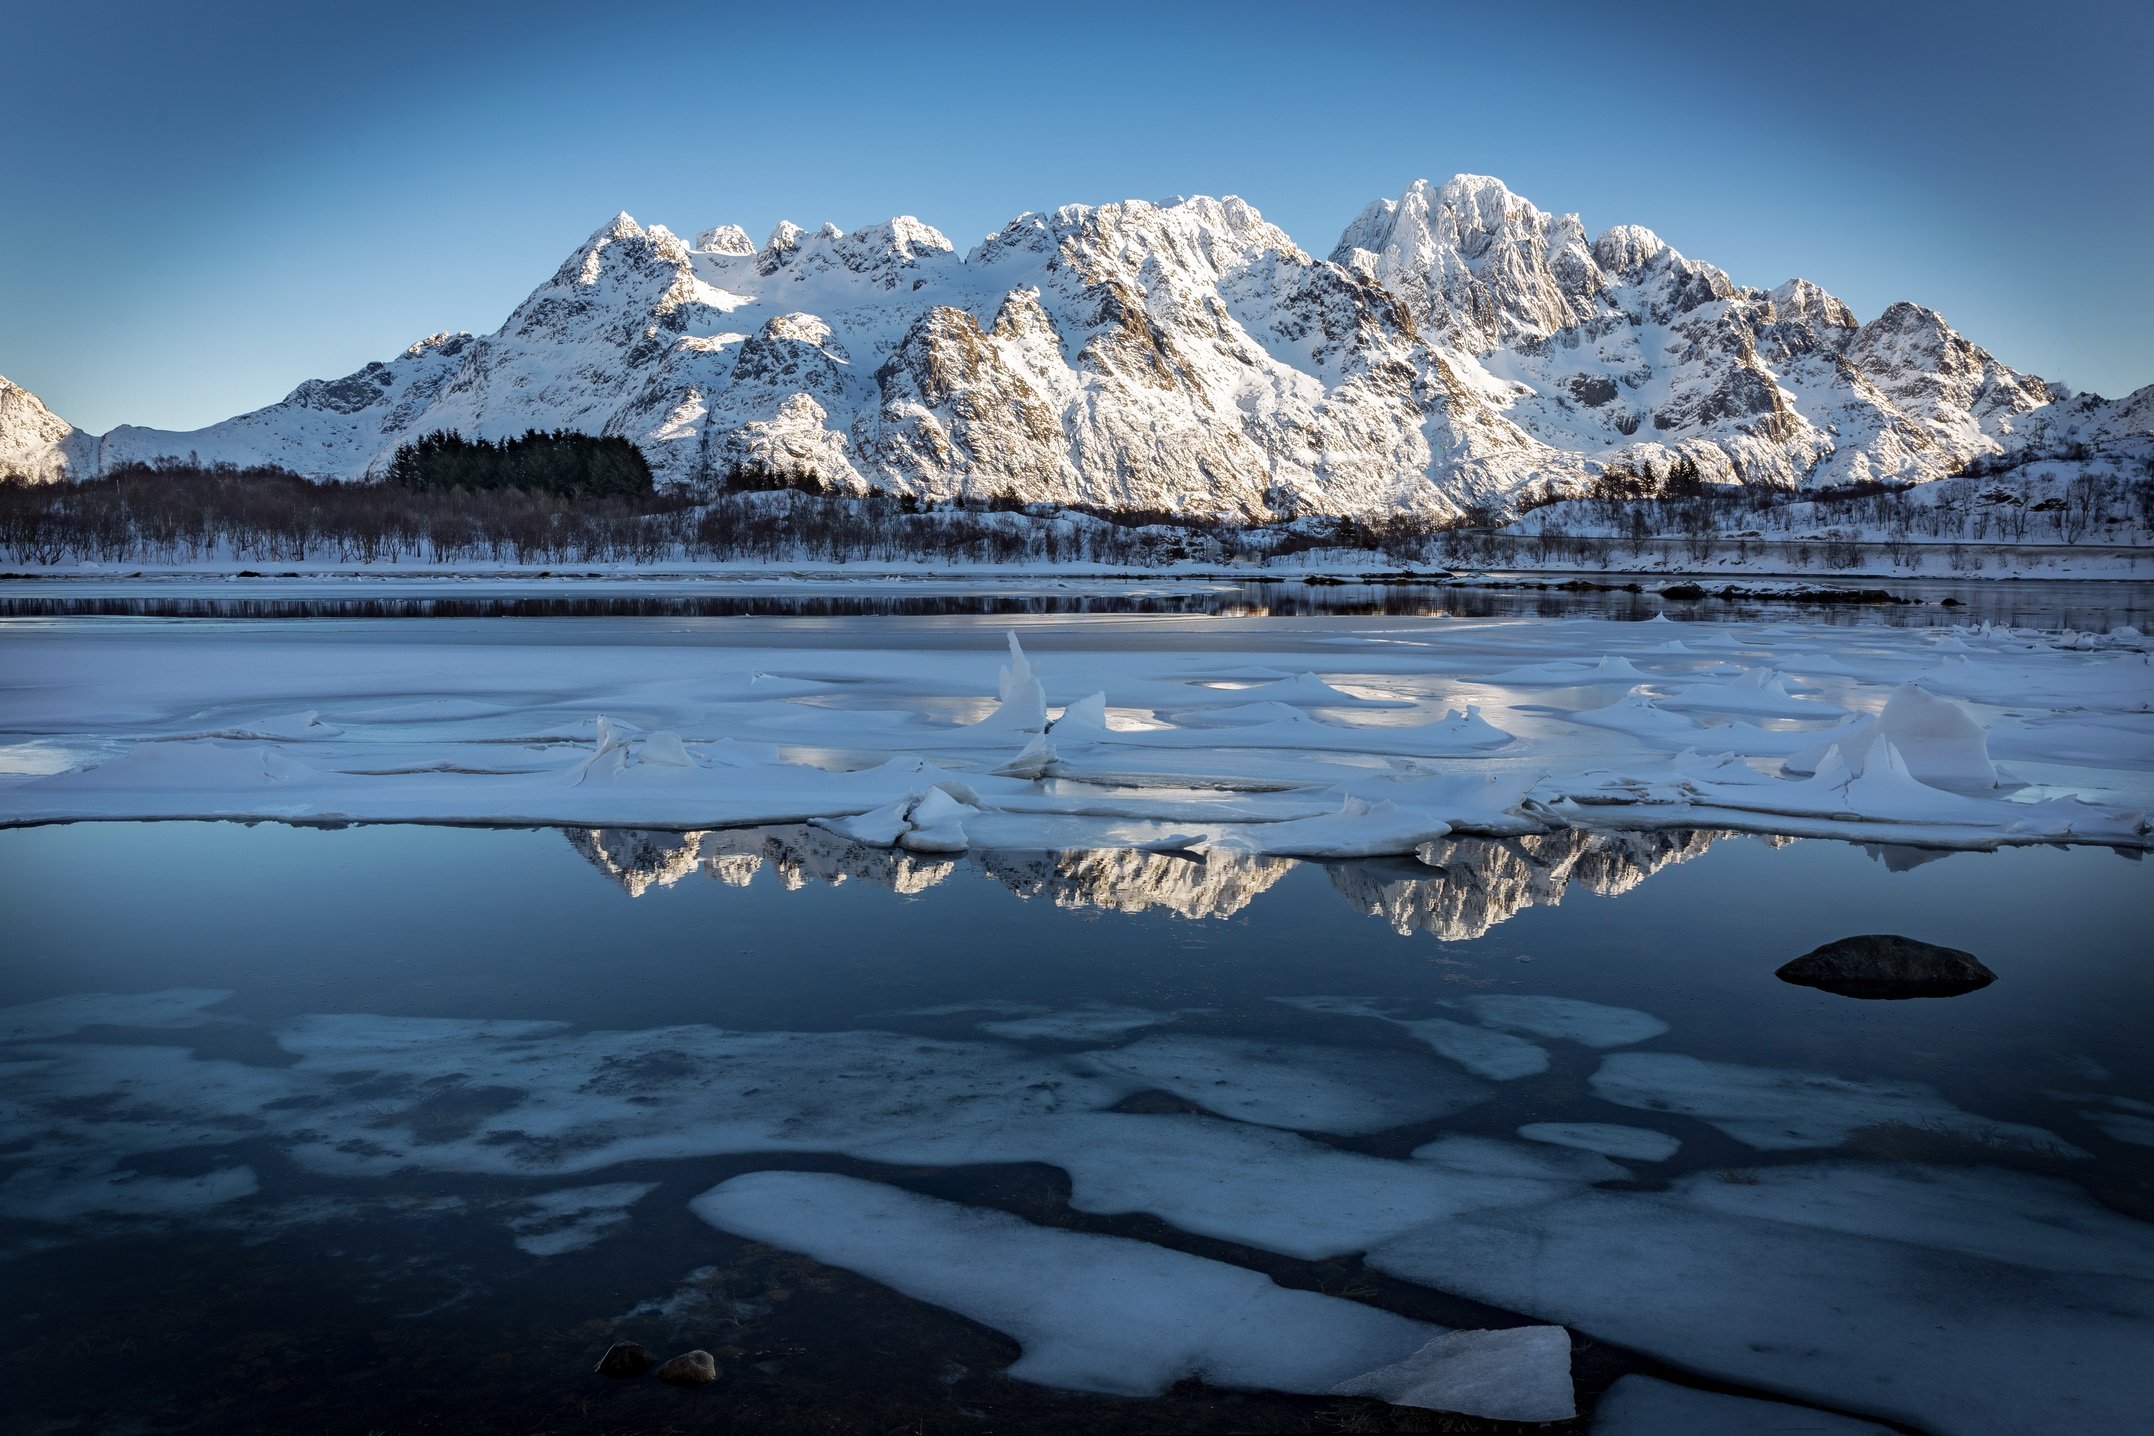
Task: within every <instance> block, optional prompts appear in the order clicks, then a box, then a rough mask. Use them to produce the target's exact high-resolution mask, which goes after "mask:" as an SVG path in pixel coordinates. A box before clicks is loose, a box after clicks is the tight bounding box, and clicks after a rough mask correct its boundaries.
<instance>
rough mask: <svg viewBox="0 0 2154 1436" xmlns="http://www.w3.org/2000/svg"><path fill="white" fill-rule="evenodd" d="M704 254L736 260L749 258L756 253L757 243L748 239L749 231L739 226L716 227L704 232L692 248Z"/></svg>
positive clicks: (725, 225) (722, 225)
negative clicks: (726, 256)
mask: <svg viewBox="0 0 2154 1436" xmlns="http://www.w3.org/2000/svg"><path fill="white" fill-rule="evenodd" d="M690 247H691V248H693V249H695V250H696V251H697V252H699V253H702V254H723V255H728V256H732V257H735V258H747V257H749V256H752V255H753V254H754V253H755V241H754V240H752V239H750V238H748V231H747V230H745V229H742V228H741V227H740V226H739V225H737V224H721V225H714V226H713V227H711V228H710V229H706V230H704V231H703V232H702V233H701V234H699V235H697V236H696V238H695V243H694V244H693V245H691V246H690Z"/></svg>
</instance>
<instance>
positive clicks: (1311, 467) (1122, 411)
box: [0, 175, 2154, 518]
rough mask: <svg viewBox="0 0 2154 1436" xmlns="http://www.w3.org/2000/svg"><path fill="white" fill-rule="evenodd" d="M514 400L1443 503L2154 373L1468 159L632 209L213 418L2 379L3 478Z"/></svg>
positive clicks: (373, 447)
mask: <svg viewBox="0 0 2154 1436" xmlns="http://www.w3.org/2000/svg"><path fill="white" fill-rule="evenodd" d="M533 427H537V428H548V429H550V428H554V427H567V428H572V429H578V430H583V431H586V432H591V433H604V434H613V435H619V436H622V437H626V438H628V439H631V440H633V441H634V442H635V443H637V444H638V445H639V446H641V447H642V448H643V450H644V452H645V453H646V454H647V455H648V456H649V457H650V459H651V462H652V465H653V467H654V469H655V470H656V472H657V473H658V475H659V477H660V480H661V482H662V483H665V484H669V485H674V486H681V487H687V488H691V489H693V488H703V487H708V486H711V485H714V484H717V483H719V482H721V481H723V480H724V479H725V478H727V477H728V476H729V475H732V474H735V473H738V472H741V471H747V472H751V473H754V474H756V475H758V476H760V477H761V478H762V479H764V480H769V479H773V478H775V479H776V480H778V481H780V482H794V483H806V484H810V485H813V486H821V487H824V488H828V489H832V490H836V491H840V492H852V493H865V492H871V491H872V492H885V493H895V494H902V495H911V496H916V497H922V498H928V499H945V498H950V497H953V496H960V495H964V496H972V497H986V496H993V495H1010V496H1014V497H1018V498H1022V499H1025V500H1028V501H1052V502H1075V503H1086V504H1093V505H1100V506H1105V507H1110V508H1117V509H1132V508H1137V509H1150V510H1172V511H1180V512H1184V513H1188V514H1202V515H1217V516H1224V517H1232V518H1266V517H1274V516H1280V515H1286V514H1293V513H1330V514H1354V515H1380V514H1386V513H1394V512H1406V513H1415V514H1421V515H1426V516H1429V517H1435V518H1444V517H1451V516H1456V515H1458V514H1460V513H1462V512H1464V511H1465V510H1467V509H1469V508H1471V507H1474V506H1497V507H1501V506H1504V505H1509V504H1515V503H1516V502H1517V501H1518V500H1520V499H1521V498H1530V497H1539V496H1548V495H1562V494H1569V493H1575V492H1579V491H1581V490H1582V489H1583V488H1584V487H1585V486H1587V485H1588V484H1590V483H1591V482H1592V481H1593V480H1594V479H1595V478H1596V477H1598V476H1599V475H1601V474H1603V473H1604V472H1606V471H1609V470H1619V471H1629V472H1632V473H1638V474H1645V475H1648V476H1655V477H1659V476H1665V475H1667V474H1669V473H1671V472H1681V473H1683V474H1686V475H1695V476H1697V477H1699V478H1702V479H1704V480H1706V481H1735V482H1745V483H1760V484H1771V485H1777V486H1798V485H1812V486H1818V485H1828V484H1841V483H1850V482H1860V481H1869V480H1904V481H1921V480H1927V479H1934V478H1938V477H1941V476H1943V475H1946V474H1949V473H1952V472H1955V471H1956V470H1957V469H1959V468H1960V467H1961V466H1963V465H1964V464H1965V463H1967V462H1968V461H1969V460H1970V459H1973V458H1976V457H1978V456H1982V455H1988V454H1996V453H2000V452H2015V451H2029V452H2032V451H2035V450H2044V449H2054V448H2057V447H2060V446H2063V445H2067V444H2076V443H2084V444H2089V445H2094V446H2100V445H2104V444H2111V443H2118V442H2124V441H2132V442H2138V441H2140V440H2142V439H2143V438H2144V436H2145V435H2146V434H2147V433H2148V432H2149V430H2150V429H2154V399H2150V391H2146V390H2142V391H2141V392H2140V394H2138V395H2136V396H2133V397H2132V398H2130V399H2126V400H2123V401H2119V402H2116V403H2110V402H2107V401H2102V400H2099V399H2093V398H2088V397H2078V398H2073V397H2069V396H2067V395H2066V394H2065V393H2064V391H2062V390H2061V389H2058V388H2055V387H2053V386H2050V385H2047V384H2045V383H2043V382H2042V381H2041V380H2039V379H2036V378H2033V377H2031V376H2028V375H2023V374H2018V373H2015V372H2014V371H2012V370H2011V369H2009V368H2006V367H2005V366H2004V365H2003V364H2001V363H2000V362H1998V361H1997V360H1996V359H1995V358H1993V357H1992V356H1990V355H1989V354H1988V353H1986V352H1984V351H1983V350H1982V349H1980V348H1978V347H1976V346H1975V345H1973V344H1970V343H1969V342H1968V341H1966V340H1965V339H1962V338H1961V337H1960V336H1959V335H1957V334H1955V333H1954V332H1953V331H1952V330H1951V328H1950V327H1949V326H1948V325H1947V324H1946V323H1945V321H1944V320H1943V318H1942V317H1940V316H1939V315H1937V314H1936V313H1934V312H1932V311H1930V310H1927V309H1922V308H1920V307H1918V306H1916V305H1913V304H1905V303H1903V304H1895V305H1894V306H1892V307H1891V308H1890V309H1888V310H1886V311H1885V312H1884V314H1882V315H1880V316H1879V317H1877V318H1876V319H1874V320H1872V321H1870V322H1869V323H1867V324H1860V323H1858V322H1857V321H1856V318H1855V316H1854V315H1853V313H1852V312H1850V311H1849V309H1848V308H1847V306H1846V305H1845V304H1842V303H1841V302H1840V301H1839V300H1837V299H1835V298H1833V297H1832V296H1831V295H1829V294H1827V293H1825V292H1824V291H1823V290H1821V289H1819V288H1818V287H1817V286H1815V285H1813V284H1809V283H1807V282H1805V281H1802V280H1791V281H1789V282H1788V283H1786V284H1783V285H1781V286H1780V287H1779V288H1777V289H1773V290H1758V289H1748V288H1744V287H1742V286H1739V285H1737V284H1735V283H1734V282H1732V281H1731V280H1730V279H1729V278H1728V276H1727V275H1725V274H1723V273H1722V272H1721V271H1720V270H1718V269H1715V268H1713V267H1712V266H1711V265H1708V264H1704V263H1700V262H1698V261H1696V260H1692V259H1688V258H1686V257H1684V256H1683V255H1681V254H1679V253H1677V252H1676V251H1675V250H1674V249H1672V248H1671V247H1669V246H1668V245H1667V244H1666V243H1665V242H1663V241H1662V240H1661V239H1659V238H1658V237H1657V236H1655V235H1654V234H1653V233H1652V232H1651V231H1649V230H1645V229H1640V228H1637V227H1635V226H1623V227H1619V228H1616V229H1612V230H1609V231H1608V232H1607V233H1605V234H1602V235H1599V236H1597V237H1589V236H1588V235H1587V234H1586V232H1585V230H1584V228H1583V227H1582V226H1581V225H1580V224H1579V222H1578V219H1577V217H1576V216H1574V215H1553V214H1547V213H1544V212H1542V211H1541V210H1539V209H1536V208H1535V207H1534V206H1533V205H1532V204H1530V203H1528V202H1527V201H1526V200H1524V199H1522V198H1520V197H1519V196H1517V195H1514V194H1512V193H1511V192H1510V191H1509V190H1508V189H1506V188H1505V187H1504V186H1503V185H1502V184H1501V183H1500V182H1499V181H1496V180H1493V179H1488V178H1485V177H1480V176H1473V175H1460V176H1456V177H1454V178H1452V179H1450V180H1448V181H1446V182H1445V183H1443V184H1441V185H1431V184H1428V183H1427V182H1425V181H1417V182H1416V183H1415V184H1413V185H1412V186H1410V187H1409V188H1408V189H1407V190H1406V192H1405V193H1404V194H1403V195H1402V196H1400V197H1399V198H1397V199H1387V200H1381V201H1379V202H1377V203H1375V204H1372V205H1370V206H1369V207H1368V208H1367V209H1366V210H1364V211H1363V212H1362V213H1361V215H1360V216H1359V217H1357V218H1356V219H1355V220H1354V221H1353V223H1352V224H1350V225H1349V226H1348V227H1347V229H1346V232H1345V234H1344V235H1343V236H1342V238H1341V239H1340V241H1339V243H1338V245H1337V246H1336V247H1335V248H1334V249H1333V251H1332V253H1331V255H1330V257H1329V258H1328V259H1318V258H1316V257H1314V256H1312V255H1311V254H1309V253H1308V252H1305V251H1304V250H1302V249H1301V248H1300V247H1299V246H1297V245H1296V244H1295V243H1294V242H1293V240H1291V239H1290V238H1288V236H1287V235H1286V234H1285V233H1284V232H1282V231H1281V230H1279V229H1278V228H1277V227H1275V226H1273V225H1271V224H1268V223H1266V222H1265V221H1264V219H1263V218H1262V217H1261V216H1260V215H1259V214H1258V213H1257V212H1256V211H1255V210H1254V209H1253V208H1251V207H1250V206H1249V205H1247V204H1245V203H1244V202H1242V201H1241V200H1239V199H1234V198H1227V199H1224V200H1214V199H1206V198H1195V199H1178V200H1175V201H1172V202H1168V203H1162V204H1147V203H1144V202H1141V201H1128V202H1124V203H1120V204H1109V205H1101V206H1097V207H1092V206H1083V205H1072V206H1068V207H1065V208H1063V209H1059V210H1056V211H1055V212H1054V213H1052V214H1044V215H1043V214H1025V215H1020V216H1019V217H1018V218H1016V219H1014V220H1012V221H1011V222H1010V223H1009V224H1008V225H1006V226H1005V227H1004V228H1003V229H1001V230H1000V231H998V232H997V233H995V234H992V235H990V236H988V237H987V238H986V239H985V240H983V241H982V242H981V243H980V244H979V245H978V246H977V247H976V248H974V249H973V250H972V252H971V253H970V254H968V255H964V256H962V257H961V256H960V255H959V254H958V253H957V252H956V250H955V249H954V248H953V247H952V246H951V244H950V242H949V240H947V239H946V238H944V237H943V235H942V234H940V233H939V232H938V231H936V230H935V229H933V228H931V227H929V226H928V225H925V224H922V223H920V222H919V221H918V220H915V219H911V218H898V219H894V220H891V221H889V222H887V223H883V224H877V225H870V226H868V227H866V228H864V229H860V230H856V231H853V232H852V233H849V234H848V233H846V232H844V231H842V230H840V229H838V228H837V227H836V226H833V225H825V226H824V227H823V228H822V229H820V230H816V231H812V232H811V231H806V230H802V229H800V228H798V227H797V226H794V225H790V224H783V225H780V226H779V227H778V228H777V229H776V230H774V231H773V232H772V234H771V236H770V238H769V239H768V240H767V241H766V242H765V243H764V244H763V245H762V246H760V247H758V246H756V245H755V244H754V243H753V242H752V241H750V240H749V239H748V237H747V236H746V235H745V234H744V233H743V232H742V231H741V230H740V229H738V228H737V227H734V226H730V225H726V226H719V227H718V228H715V229H710V230H706V231H704V232H703V233H702V234H700V235H699V236H697V238H696V239H695V241H694V242H693V243H691V242H689V241H686V240H684V239H682V238H680V237H679V236H677V235H675V234H673V233H671V232H670V231H668V230H667V229H665V228H664V227H663V226H659V225H653V226H650V227H649V228H645V227H644V226H641V225H639V224H637V223H636V222H635V221H634V220H632V219H630V218H629V217H628V216H627V215H625V214H624V215H621V216H618V217H617V218H616V219H614V220H613V221H612V222H611V223H610V224H607V225H606V226H604V227H603V228H601V229H599V230H598V231H597V232H596V233H594V234H593V235H592V236H591V237H590V239H589V240H587V241H586V242H585V243H584V244H583V246H582V247H580V248H579V249H578V250H577V251H576V252H575V253H574V254H572V255H570V256H569V257H568V259H567V261H566V262H565V263H563V264H562V266H561V267H560V269H559V270H558V271H556V272H555V274H554V275H553V277H552V278H551V279H549V280H547V281H546V282H545V283H544V284H542V285H540V286H539V287H538V288H537V289H536V290H534V291H533V292H532V294H531V296H530V297H529V298H528V299H526V300H525V301H524V302H523V303H522V304H521V305H519V306H518V307H517V309H516V311H515V312H514V313H513V314H511V315H510V316H509V318H508V320H507V322H506V323H504V324H503V325H502V327H501V328H500V329H499V330H497V331H496V332H494V333H493V334H490V335H486V336H483V337H475V336H472V335H468V334H455V335H435V336H433V337H431V338H428V339H424V340H421V341H420V342H419V343H417V344H414V345H413V346H412V347H411V348H410V349H408V350H406V351H405V352H404V353H403V354H401V355H399V356H397V357H396V358H394V359H391V360H389V361H387V362H385V363H375V364H370V365H368V366H367V367H366V368H364V369H362V370H360V371H359V372H358V373H355V374H350V375H347V376H345V377H344V378H341V379H336V380H326V381H324V380H311V381H309V382H307V383H305V384H302V385H300V386H299V387H298V388H297V389H295V390H293V391H292V393H291V394H290V395H289V396H287V397H286V398H285V399H284V400H283V401H282V402H281V403H278V404H274V405H271V406H270V407H268V408H266V409H260V410H256V411H254V412H253V413H249V414H242V415H240V416H238V417H236V418H233V419H229V420H226V421H224V422H223V423H220V424H215V425H212V426H210V427H209V428H206V429H201V430H197V431H194V432H191V433H171V432H165V431H160V430H151V429H140V428H134V427H122V428H119V429H115V430H114V431H112V432H111V433H110V434H107V435H104V436H103V437H102V438H98V437H95V436H91V435H88V434H83V433H80V432H78V431H75V430H74V429H72V428H71V427H70V426H69V425H67V424H66V423H65V422H64V421H63V420H61V419H59V418H58V417H56V416H54V415H53V414H51V413H50V412H49V411H48V410H46V409H45V407H44V406H43V405H42V404H41V403H39V402H38V400H37V399H36V396H34V395H31V394H29V393H28V392H27V391H25V390H22V389H20V388H19V387H16V386H13V385H9V384H6V383H5V381H0V470H8V471H14V472H20V473H25V474H28V475H30V476H32V477H37V478H58V477H68V476H76V477H79V476H84V475H93V474H96V473H99V472H102V471H104V470H106V469H109V468H111V467H113V466H114V465H117V464H121V463H126V462H131V461H142V460H156V459H168V458H177V459H187V458H189V457H192V458H194V459H196V460H199V461H201V462H206V463H219V462H230V463H239V464H276V465H282V466H285V467H289V468H292V469H294V470H296V471H299V472H302V473H306V474H309V475H313V476H318V477H328V478H345V479H348V478H357V477H360V476H362V475H366V474H370V473H378V472H380V471H381V469H382V468H383V467H384V465H385V464H386V462H387V459H388V456H389V455H390V454H391V453H392V452H393V451H394V449H395V448H396V446H397V445H398V444H399V443H402V442H405V441H407V440H409V439H412V438H415V437H417V436H419V435H422V434H426V433H432V432H435V431H439V430H445V429H454V430H458V431H461V432H463V433H465V434H468V435H474V436H482V437H488V438H495V437H501V436H504V435H510V434H516V433H521V432H522V431H524V430H525V429H528V428H533Z"/></svg>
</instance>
